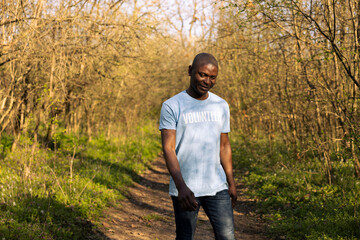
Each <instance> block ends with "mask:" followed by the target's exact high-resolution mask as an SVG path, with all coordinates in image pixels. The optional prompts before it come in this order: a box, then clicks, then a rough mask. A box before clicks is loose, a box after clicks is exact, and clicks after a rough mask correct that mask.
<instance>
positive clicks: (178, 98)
mask: <svg viewBox="0 0 360 240" xmlns="http://www.w3.org/2000/svg"><path fill="white" fill-rule="evenodd" d="M184 93H185V90H184V91H182V92H179V93H178V94H176V95H174V96H172V97H171V98H169V99H167V100H166V101H164V103H163V104H166V105H174V104H178V103H179V101H181V100H182V99H183V98H184Z"/></svg>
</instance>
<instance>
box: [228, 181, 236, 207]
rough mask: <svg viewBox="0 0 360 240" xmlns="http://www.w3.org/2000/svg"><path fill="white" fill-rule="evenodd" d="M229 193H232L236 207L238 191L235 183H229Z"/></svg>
mask: <svg viewBox="0 0 360 240" xmlns="http://www.w3.org/2000/svg"><path fill="white" fill-rule="evenodd" d="M229 195H230V198H231V204H232V208H234V207H235V203H236V200H237V192H236V186H235V184H231V185H229Z"/></svg>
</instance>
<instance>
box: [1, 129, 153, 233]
mask: <svg viewBox="0 0 360 240" xmlns="http://www.w3.org/2000/svg"><path fill="white" fill-rule="evenodd" d="M144 129H145V130H144V131H142V132H140V130H143V129H141V128H139V133H138V134H137V135H136V134H134V135H133V136H131V137H127V138H123V139H120V138H118V139H111V140H107V139H105V138H104V137H102V136H99V137H97V138H95V139H93V140H92V141H90V142H88V139H87V138H86V137H83V136H76V135H75V134H69V133H66V131H60V130H59V132H57V133H56V134H54V136H55V138H56V141H55V140H54V142H56V143H57V144H56V145H57V147H56V148H55V149H51V148H48V149H44V148H41V147H38V148H36V150H35V151H34V152H32V149H31V147H32V144H33V141H32V140H31V139H30V138H29V137H25V136H23V137H22V138H21V139H20V140H19V145H18V148H17V150H16V151H13V152H10V151H8V150H7V155H6V156H5V158H3V159H2V161H1V164H0V192H1V194H0V216H1V217H0V236H2V237H4V238H5V239H84V238H87V237H89V236H91V235H95V236H98V237H99V238H100V237H101V236H100V235H101V234H100V233H98V232H97V231H96V225H94V223H96V220H97V219H98V218H99V216H101V213H102V211H103V210H104V208H105V207H106V206H109V204H116V201H118V200H120V199H123V198H124V193H126V187H127V186H129V185H131V184H132V182H133V181H136V180H137V176H138V174H139V173H140V172H141V171H143V170H144V169H145V165H146V164H149V163H150V161H151V160H152V159H154V158H155V157H156V156H157V154H158V153H159V151H160V146H159V143H160V141H159V136H158V134H156V133H157V131H156V132H155V131H154V129H150V128H149V127H146V125H145V127H144ZM6 141H8V137H6V136H5V137H4V138H3V139H2V142H6Z"/></svg>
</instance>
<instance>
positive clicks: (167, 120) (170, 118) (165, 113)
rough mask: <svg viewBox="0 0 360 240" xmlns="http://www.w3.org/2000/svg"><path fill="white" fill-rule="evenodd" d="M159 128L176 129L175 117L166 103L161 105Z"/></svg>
mask: <svg viewBox="0 0 360 240" xmlns="http://www.w3.org/2000/svg"><path fill="white" fill-rule="evenodd" d="M161 129H173V130H176V118H175V114H174V111H173V110H172V109H171V107H170V106H169V105H168V104H166V103H163V105H162V107H161V113H160V124H159V130H161Z"/></svg>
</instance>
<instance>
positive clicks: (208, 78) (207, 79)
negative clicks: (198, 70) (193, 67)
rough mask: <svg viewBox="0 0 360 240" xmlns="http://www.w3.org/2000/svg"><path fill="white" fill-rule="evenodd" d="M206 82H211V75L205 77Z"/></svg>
mask: <svg viewBox="0 0 360 240" xmlns="http://www.w3.org/2000/svg"><path fill="white" fill-rule="evenodd" d="M204 82H205V83H206V84H210V77H209V76H207V77H205V79H204Z"/></svg>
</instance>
